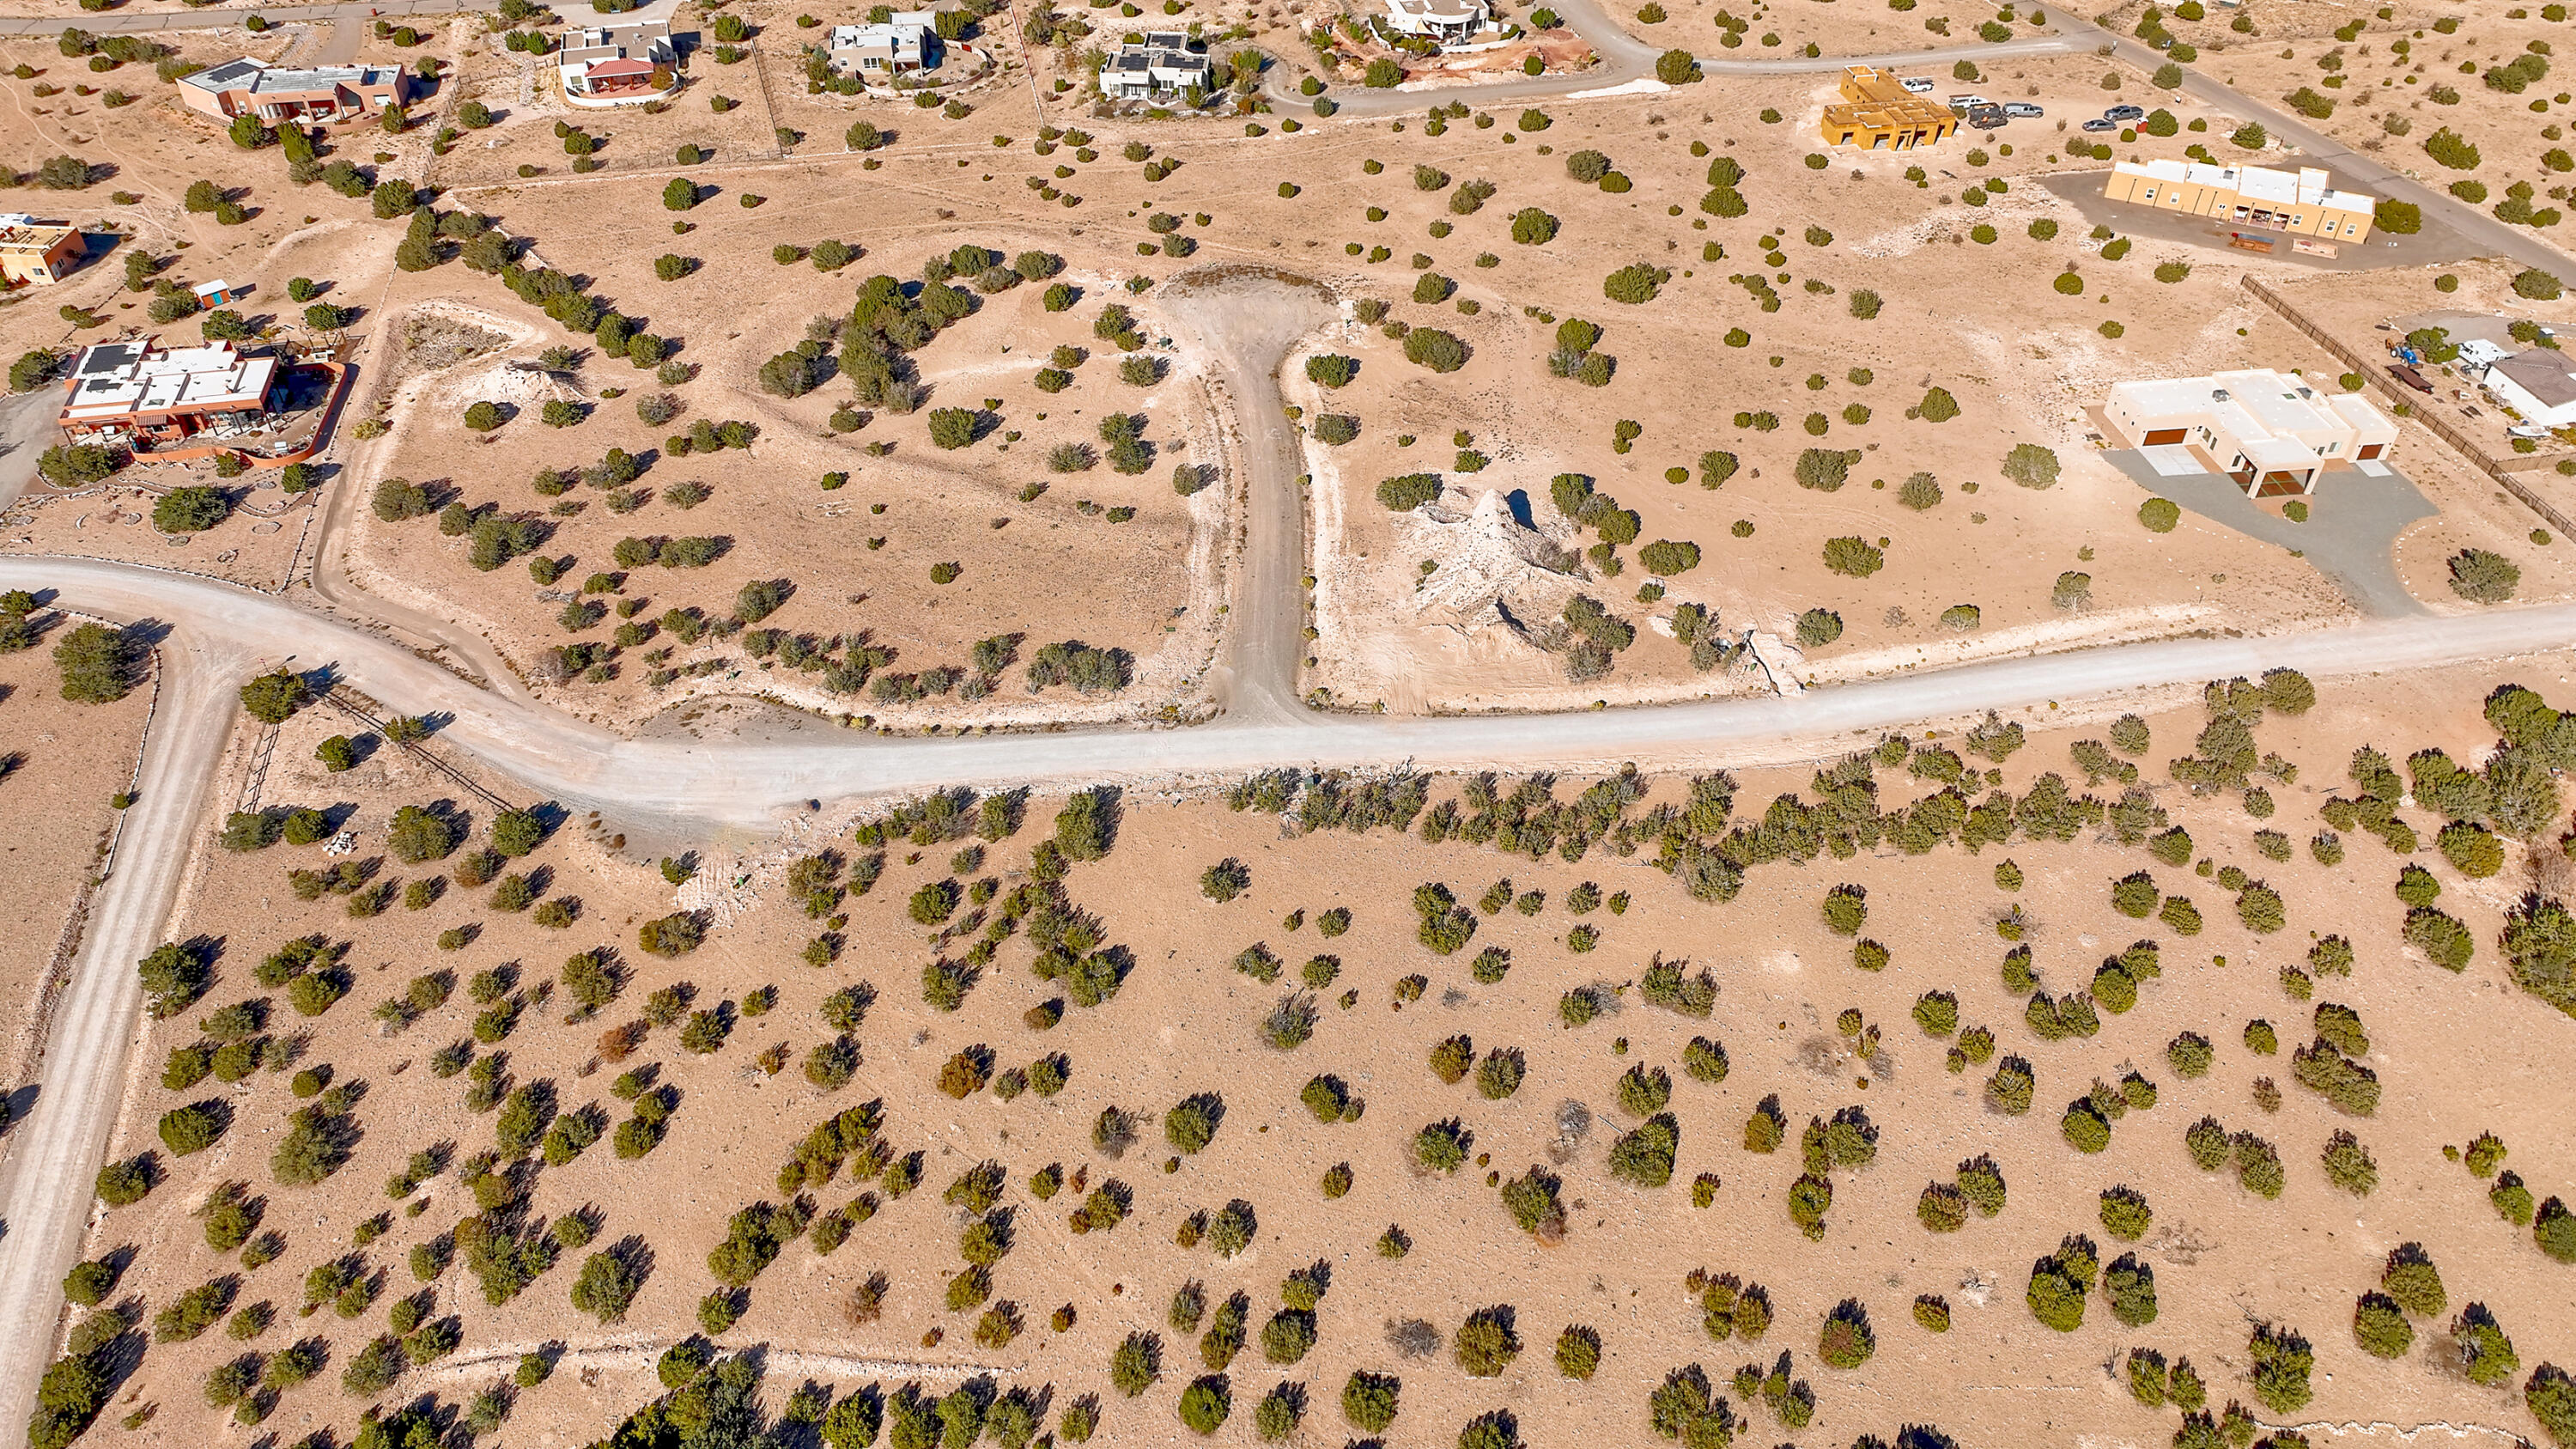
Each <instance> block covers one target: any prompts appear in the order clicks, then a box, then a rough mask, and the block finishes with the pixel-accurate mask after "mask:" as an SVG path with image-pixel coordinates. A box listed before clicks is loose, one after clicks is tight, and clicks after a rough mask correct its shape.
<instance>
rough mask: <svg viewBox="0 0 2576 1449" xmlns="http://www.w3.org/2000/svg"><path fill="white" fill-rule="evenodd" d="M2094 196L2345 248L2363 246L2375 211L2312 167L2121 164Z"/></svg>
mask: <svg viewBox="0 0 2576 1449" xmlns="http://www.w3.org/2000/svg"><path fill="white" fill-rule="evenodd" d="M2102 194H2103V195H2104V196H2106V197H2108V198H2110V199H2111V200H2113V201H2125V202H2127V203H2129V204H2130V205H2133V206H2151V207H2154V208H2155V209H2156V210H2158V211H2174V212H2181V213H2183V214H2184V215H2186V216H2205V217H2208V218H2210V219H2211V220H2213V221H2223V222H2227V223H2229V224H2231V225H2235V226H2243V227H2253V228H2260V229H2265V230H2270V231H2286V232H2292V233H2295V234H2297V235H2300V236H2312V237H2317V238H2320V239H2322V240H2327V241H2346V242H2361V241H2368V240H2369V239H2370V225H2371V218H2372V215H2373V212H2374V209H2375V208H2376V207H2377V206H2378V205H2379V198H2378V197H2376V196H2369V195H2365V194H2363V193H2361V192H2358V191H2343V190H2339V189H2337V188H2336V186H2335V185H2334V178H2333V177H2332V176H2330V175H2328V174H2327V173H2326V172H2324V171H2321V170H2319V169H2318V168H2316V167H2314V166H2302V167H2300V168H2299V169H2298V170H2297V171H2296V172H2290V171H2277V170H2274V169H2273V168H2271V167H2269V166H2210V165H2205V164H2203V163H2201V162H2198V161H2170V160H2158V161H2122V162H2120V163H2118V164H2117V165H2114V166H2113V167H2112V168H2111V176H2110V179H2109V181H2108V182H2106V183H2105V184H2104V185H2103V188H2102Z"/></svg>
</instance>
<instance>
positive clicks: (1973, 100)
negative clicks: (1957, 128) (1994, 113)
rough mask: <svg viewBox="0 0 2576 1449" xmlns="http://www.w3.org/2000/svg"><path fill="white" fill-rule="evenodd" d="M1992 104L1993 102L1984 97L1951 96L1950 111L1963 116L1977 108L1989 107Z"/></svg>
mask: <svg viewBox="0 0 2576 1449" xmlns="http://www.w3.org/2000/svg"><path fill="white" fill-rule="evenodd" d="M1993 104H1994V102H1992V101H1990V100H1987V99H1986V98H1985V97H1984V96H1952V97H1951V98H1950V109H1951V110H1954V111H1956V112H1958V113H1959V114H1960V115H1963V116H1964V115H1966V114H1967V113H1969V112H1970V111H1973V110H1975V109H1976V108H1977V107H1979V106H1991V105H1993Z"/></svg>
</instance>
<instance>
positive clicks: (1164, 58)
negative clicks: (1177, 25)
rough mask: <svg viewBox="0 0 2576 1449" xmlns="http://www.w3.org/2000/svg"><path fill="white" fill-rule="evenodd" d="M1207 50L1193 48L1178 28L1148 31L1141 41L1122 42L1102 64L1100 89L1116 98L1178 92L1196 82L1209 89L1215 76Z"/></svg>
mask: <svg viewBox="0 0 2576 1449" xmlns="http://www.w3.org/2000/svg"><path fill="white" fill-rule="evenodd" d="M1213 74H1214V71H1213V68H1212V67H1211V66H1210V65H1209V62H1208V58H1207V56H1206V54H1205V53H1203V52H1200V51H1196V50H1192V49H1191V48H1190V38H1189V37H1188V36H1187V35H1184V34H1182V33H1181V32H1180V31H1177V30H1153V31H1147V32H1146V34H1145V40H1144V43H1143V44H1141V45H1122V46H1120V47H1118V49H1117V50H1115V51H1113V52H1111V54H1110V56H1109V58H1108V59H1107V60H1105V61H1103V62H1101V65H1100V93H1101V94H1102V95H1104V96H1107V97H1109V98H1110V99H1112V100H1121V101H1144V100H1152V99H1154V98H1156V97H1158V96H1174V95H1178V94H1180V93H1181V92H1182V91H1184V90H1187V89H1189V88H1190V87H1192V86H1196V87H1198V88H1199V89H1200V90H1202V91H1205V90H1207V89H1208V88H1209V84H1208V83H1209V80H1210V78H1211V77H1212V76H1213Z"/></svg>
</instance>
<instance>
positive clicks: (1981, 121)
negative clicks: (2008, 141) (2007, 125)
mask: <svg viewBox="0 0 2576 1449" xmlns="http://www.w3.org/2000/svg"><path fill="white" fill-rule="evenodd" d="M2006 119H2007V117H2006V116H2005V115H2004V108H2003V107H2001V106H1979V107H1977V108H1976V109H1975V110H1973V111H1970V112H1968V124H1969V125H1971V126H1974V127H1976V128H1977V129H1978V130H1980V131H1991V130H1994V129H1996V128H1997V127H1999V126H2001V125H2003V123H2004V121H2005V120H2006Z"/></svg>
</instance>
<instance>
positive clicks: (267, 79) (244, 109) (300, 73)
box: [179, 56, 412, 126]
mask: <svg viewBox="0 0 2576 1449" xmlns="http://www.w3.org/2000/svg"><path fill="white" fill-rule="evenodd" d="M411 98H412V79H411V72H409V71H406V70H404V69H403V68H402V67H400V66H381V65H331V66H317V67H314V68H311V69H306V70H292V69H287V68H284V67H280V66H273V65H270V64H269V63H267V62H266V61H262V60H254V59H252V58H251V57H249V56H243V57H242V58H241V59H239V60H228V61H225V62H224V63H223V64H221V65H216V66H209V67H207V68H206V69H204V70H201V71H198V72H197V73H196V74H194V75H186V76H181V77H180V78H179V99H180V100H181V101H182V102H183V103H185V104H186V105H187V106H188V107H189V109H191V110H195V111H199V112H202V113H204V114H206V115H209V116H213V117H215V118H216V119H217V120H225V121H228V120H231V119H232V118H233V117H235V116H240V115H252V116H257V117H258V118H259V119H260V121H261V122H262V123H263V124H266V125H272V126H274V125H277V124H280V123H282V122H283V123H303V122H313V123H326V124H327V123H331V122H337V121H358V120H364V119H366V118H367V117H368V116H371V115H377V114H381V113H382V112H383V111H384V109H385V108H386V107H387V106H400V105H409V104H410V103H411Z"/></svg>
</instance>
